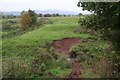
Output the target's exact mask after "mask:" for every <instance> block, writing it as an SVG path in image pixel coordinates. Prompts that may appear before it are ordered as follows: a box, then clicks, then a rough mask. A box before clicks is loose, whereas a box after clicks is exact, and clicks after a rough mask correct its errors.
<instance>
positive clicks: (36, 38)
mask: <svg viewBox="0 0 120 80" xmlns="http://www.w3.org/2000/svg"><path fill="white" fill-rule="evenodd" d="M50 19H51V20H52V21H53V23H54V24H50V25H45V26H43V27H42V28H40V29H37V30H34V31H31V32H29V33H26V34H24V35H21V36H18V37H15V38H11V39H4V40H3V48H4V50H5V52H7V54H10V51H12V52H15V50H16V49H17V47H18V46H38V45H44V44H45V42H51V41H52V40H56V39H62V38H66V37H80V38H90V37H91V38H92V37H93V38H94V36H92V35H89V34H77V33H74V29H76V28H77V27H79V26H78V23H77V22H78V18H77V17H69V18H64V17H63V18H59V17H58V18H50ZM9 50H10V51H9ZM13 50H14V51H13ZM17 50H18V49H17ZM18 52H19V51H18ZM3 54H4V52H3Z"/></svg>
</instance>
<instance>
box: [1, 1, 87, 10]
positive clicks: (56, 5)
mask: <svg viewBox="0 0 120 80" xmlns="http://www.w3.org/2000/svg"><path fill="white" fill-rule="evenodd" d="M78 1H79V0H0V11H6V12H7V11H23V10H28V9H32V10H48V9H58V10H67V11H76V12H83V11H82V8H81V7H78V6H77V3H78ZM85 12H86V11H85Z"/></svg>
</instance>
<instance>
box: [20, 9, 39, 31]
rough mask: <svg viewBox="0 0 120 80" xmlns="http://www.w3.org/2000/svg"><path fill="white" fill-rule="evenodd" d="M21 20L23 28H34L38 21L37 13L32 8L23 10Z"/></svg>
mask: <svg viewBox="0 0 120 80" xmlns="http://www.w3.org/2000/svg"><path fill="white" fill-rule="evenodd" d="M20 22H21V25H22V28H23V29H27V28H28V27H32V28H33V29H34V28H35V26H36V23H37V15H36V13H35V12H34V11H32V10H30V9H29V10H28V11H22V12H21V20H20Z"/></svg>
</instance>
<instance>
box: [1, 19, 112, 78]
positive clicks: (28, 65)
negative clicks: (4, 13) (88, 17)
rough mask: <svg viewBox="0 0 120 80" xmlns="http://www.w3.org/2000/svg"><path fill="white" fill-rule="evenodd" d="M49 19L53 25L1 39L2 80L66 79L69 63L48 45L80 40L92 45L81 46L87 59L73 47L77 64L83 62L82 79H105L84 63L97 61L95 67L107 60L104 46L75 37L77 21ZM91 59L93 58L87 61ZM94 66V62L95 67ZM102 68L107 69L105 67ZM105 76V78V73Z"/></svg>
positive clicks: (104, 42) (98, 41) (94, 38)
mask: <svg viewBox="0 0 120 80" xmlns="http://www.w3.org/2000/svg"><path fill="white" fill-rule="evenodd" d="M49 19H50V20H51V21H52V22H53V24H45V25H42V26H38V28H37V29H35V30H33V31H28V32H26V33H24V34H22V35H18V36H15V37H11V38H3V40H2V46H3V49H2V55H3V76H4V77H29V78H32V77H49V76H48V75H49V72H50V73H53V74H54V75H57V76H59V77H64V76H66V75H68V74H69V73H70V72H71V71H72V70H71V65H70V62H69V61H68V60H67V59H65V58H63V57H62V56H61V55H60V54H59V53H58V52H56V51H55V50H54V49H53V48H52V47H51V42H52V41H53V40H58V39H62V38H68V37H79V38H81V39H82V40H88V39H90V40H94V41H95V42H88V43H85V44H82V46H83V47H87V49H88V50H89V51H90V53H91V54H90V53H89V54H90V55H83V54H81V53H80V52H81V51H82V50H83V51H84V48H82V47H81V46H79V45H78V46H76V47H75V51H77V54H79V55H78V56H77V58H78V59H79V60H80V61H82V60H81V59H82V58H84V61H83V62H81V64H82V65H83V67H84V69H83V70H84V72H85V73H84V74H83V75H82V77H83V78H86V77H87V78H89V77H91V76H90V74H92V75H93V76H92V77H104V75H103V74H102V72H100V73H98V74H96V73H97V71H93V70H91V68H88V67H90V66H91V65H92V66H94V65H93V64H91V65H89V63H88V62H87V61H89V59H92V60H97V61H96V63H97V62H99V63H100V62H101V60H103V58H106V59H107V58H108V59H109V57H107V56H106V55H108V54H109V53H110V52H109V50H108V48H109V45H108V44H107V42H106V41H104V40H102V39H100V38H99V37H97V36H94V35H90V34H88V33H76V32H75V30H76V29H77V28H79V27H80V26H79V24H78V20H79V17H52V18H49ZM1 33H2V34H7V32H4V31H3V32H1ZM94 43H95V45H94ZM96 47H97V49H96ZM76 48H77V49H76ZM101 48H102V50H101V51H99V50H98V49H101ZM85 49H86V48H85ZM73 50H74V49H73ZM80 50H81V51H80ZM95 50H96V51H95ZM93 53H94V54H93ZM97 53H99V54H101V55H104V54H105V55H104V56H103V58H100V56H101V55H98V54H97ZM80 55H81V56H82V58H81V56H80ZM91 55H95V57H94V58H90V56H91ZM111 55H112V54H111ZM110 57H111V56H110ZM99 59H100V60H99ZM108 59H107V60H108ZM93 62H94V61H93ZM96 63H95V62H94V64H96ZM8 65H9V66H8ZM101 65H102V63H101ZM102 66H103V65H102ZM95 68H98V66H97V65H95ZM105 68H108V66H107V67H105ZM34 69H35V70H34ZM85 69H87V70H85ZM99 69H100V68H99ZM95 70H96V69H95ZM99 71H100V70H99ZM108 72H109V71H108ZM95 74H96V75H95ZM104 74H105V75H106V74H107V73H104ZM105 77H106V76H105Z"/></svg>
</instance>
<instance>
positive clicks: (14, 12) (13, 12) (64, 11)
mask: <svg viewBox="0 0 120 80" xmlns="http://www.w3.org/2000/svg"><path fill="white" fill-rule="evenodd" d="M2 12H3V11H2ZM35 12H36V13H38V14H39V13H42V14H47V13H49V14H53V13H59V14H65V15H69V14H71V15H72V14H74V15H76V14H79V12H75V11H66V10H56V9H48V10H43V11H41V10H35ZM20 13H21V11H10V12H3V15H7V14H13V15H20Z"/></svg>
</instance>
